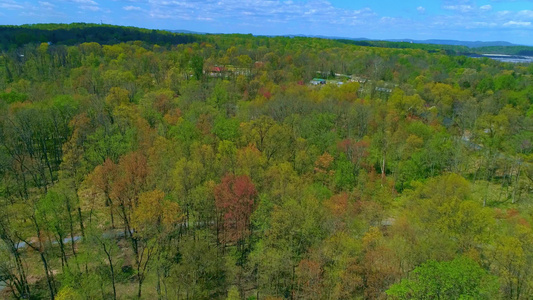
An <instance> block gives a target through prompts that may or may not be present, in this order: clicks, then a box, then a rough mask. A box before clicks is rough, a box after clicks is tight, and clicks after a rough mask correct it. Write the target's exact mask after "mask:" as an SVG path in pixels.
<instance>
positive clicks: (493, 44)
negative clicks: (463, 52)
mask: <svg viewBox="0 0 533 300" xmlns="http://www.w3.org/2000/svg"><path fill="white" fill-rule="evenodd" d="M387 41H389V42H407V43H415V44H435V45H453V46H466V47H469V48H480V47H501V46H505V47H507V46H519V45H517V44H513V43H509V42H504V41H494V42H481V41H475V42H470V41H457V40H435V39H433V40H412V39H402V40H399V39H392V40H387Z"/></svg>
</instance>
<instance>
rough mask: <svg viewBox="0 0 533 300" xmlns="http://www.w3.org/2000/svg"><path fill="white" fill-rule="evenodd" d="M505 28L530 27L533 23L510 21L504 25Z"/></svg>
mask: <svg viewBox="0 0 533 300" xmlns="http://www.w3.org/2000/svg"><path fill="white" fill-rule="evenodd" d="M503 26H504V27H529V26H531V22H522V21H509V22H506V23H504V24H503Z"/></svg>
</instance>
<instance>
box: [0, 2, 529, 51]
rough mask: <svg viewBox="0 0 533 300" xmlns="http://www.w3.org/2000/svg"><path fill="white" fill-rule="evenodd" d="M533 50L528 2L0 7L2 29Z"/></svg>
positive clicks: (25, 4)
mask: <svg viewBox="0 0 533 300" xmlns="http://www.w3.org/2000/svg"><path fill="white" fill-rule="evenodd" d="M72 22H87V23H101V22H103V23H105V24H113V25H128V26H137V27H143V28H150V29H171V30H190V31H197V32H209V33H245V34H248V33H252V34H256V35H292V34H294V35H296V34H304V35H323V36H332V37H349V38H362V37H364V38H370V39H408V38H409V39H417V40H426V39H454V40H463V41H508V42H512V43H517V44H524V45H533V0H366V1H361V0H282V1H276V0H240V1H236V0H190V1H172V0H46V1H44V0H43V1H40V0H31V1H29V0H28V1H25V0H0V24H1V25H20V24H33V23H72Z"/></svg>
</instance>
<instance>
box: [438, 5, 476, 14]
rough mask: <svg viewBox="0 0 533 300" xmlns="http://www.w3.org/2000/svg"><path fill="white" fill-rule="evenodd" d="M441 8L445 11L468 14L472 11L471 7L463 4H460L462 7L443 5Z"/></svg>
mask: <svg viewBox="0 0 533 300" xmlns="http://www.w3.org/2000/svg"><path fill="white" fill-rule="evenodd" d="M442 8H444V9H446V10H455V11H459V12H461V13H467V12H470V11H472V10H473V9H474V7H472V5H465V4H462V5H445V6H443V7H442Z"/></svg>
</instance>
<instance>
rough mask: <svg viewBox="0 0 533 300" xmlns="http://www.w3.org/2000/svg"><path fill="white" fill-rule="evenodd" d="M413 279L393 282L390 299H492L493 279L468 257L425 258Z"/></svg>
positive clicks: (494, 283) (494, 286)
mask: <svg viewBox="0 0 533 300" xmlns="http://www.w3.org/2000/svg"><path fill="white" fill-rule="evenodd" d="M412 274H413V278H410V279H403V280H402V281H401V283H397V284H394V285H392V286H391V287H390V288H389V289H388V290H387V295H389V296H391V297H392V298H393V299H413V298H414V299H492V298H493V297H494V295H495V293H496V292H497V291H498V283H497V281H496V278H495V277H494V276H492V275H490V274H489V273H488V272H487V271H486V270H484V269H483V268H481V267H480V266H479V265H478V264H477V263H476V262H475V261H473V260H472V259H470V258H467V257H458V258H455V259H454V260H452V261H444V262H437V261H434V260H430V261H427V262H425V263H423V264H422V265H421V266H419V267H417V268H416V269H414V271H413V272H412Z"/></svg>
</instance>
